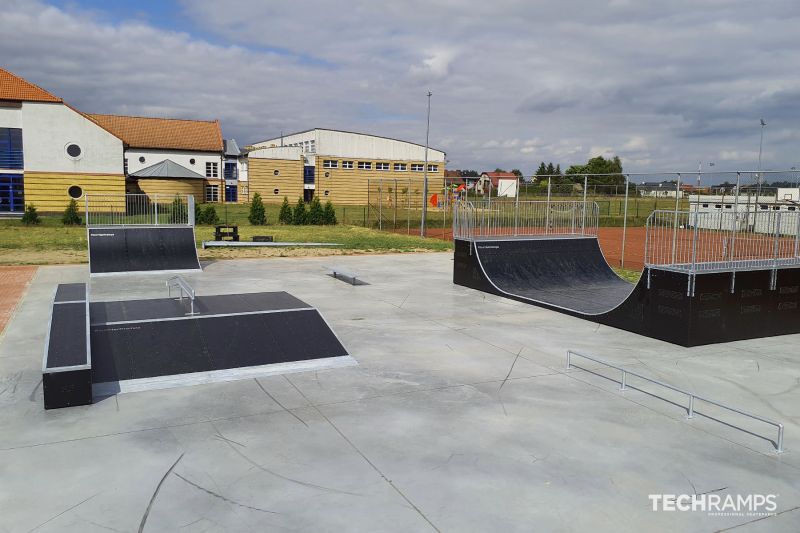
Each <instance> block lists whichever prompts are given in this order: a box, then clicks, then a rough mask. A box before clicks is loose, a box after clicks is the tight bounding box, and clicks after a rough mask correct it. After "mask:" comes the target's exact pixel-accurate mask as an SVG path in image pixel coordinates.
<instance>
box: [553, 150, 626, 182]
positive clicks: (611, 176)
mask: <svg viewBox="0 0 800 533" xmlns="http://www.w3.org/2000/svg"><path fill="white" fill-rule="evenodd" d="M599 174H606V175H604V176H601V175H599ZM567 175H577V176H575V178H574V179H573V181H575V182H578V181H583V176H588V181H589V183H590V184H592V185H623V184H624V183H625V176H623V175H622V161H620V159H619V157H617V156H614V157H613V158H610V159H605V158H604V157H603V156H601V155H599V156H597V157H593V158H591V159H589V161H588V162H587V163H586V164H585V165H572V166H571V167H569V168H568V169H567Z"/></svg>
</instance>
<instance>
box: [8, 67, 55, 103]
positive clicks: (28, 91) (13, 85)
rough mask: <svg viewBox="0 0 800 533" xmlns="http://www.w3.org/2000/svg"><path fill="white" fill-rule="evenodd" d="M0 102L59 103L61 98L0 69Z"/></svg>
mask: <svg viewBox="0 0 800 533" xmlns="http://www.w3.org/2000/svg"><path fill="white" fill-rule="evenodd" d="M0 100H14V101H17V102H61V101H62V100H61V98H59V97H57V96H54V95H52V94H50V93H49V92H47V91H45V90H44V89H42V88H41V87H39V86H38V85H34V84H33V83H31V82H29V81H26V80H23V79H22V78H20V77H19V76H17V75H16V74H12V73H11V72H9V71H7V70H5V69H4V68H0Z"/></svg>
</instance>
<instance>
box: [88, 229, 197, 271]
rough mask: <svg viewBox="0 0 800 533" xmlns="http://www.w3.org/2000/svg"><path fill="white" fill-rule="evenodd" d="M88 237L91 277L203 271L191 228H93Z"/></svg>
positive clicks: (89, 230)
mask: <svg viewBox="0 0 800 533" xmlns="http://www.w3.org/2000/svg"><path fill="white" fill-rule="evenodd" d="M88 233H89V272H90V274H91V275H92V276H100V275H109V274H121V273H137V272H149V273H158V272H190V271H200V270H201V268H200V261H199V259H198V258H197V248H196V247H195V240H194V227H192V226H186V227H181V226H135V227H120V226H105V227H104V226H94V227H91V228H89V229H88Z"/></svg>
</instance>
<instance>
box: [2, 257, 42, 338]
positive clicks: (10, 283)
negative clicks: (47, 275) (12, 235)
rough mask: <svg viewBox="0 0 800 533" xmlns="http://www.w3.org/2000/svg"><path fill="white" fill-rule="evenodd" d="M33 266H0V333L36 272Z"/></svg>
mask: <svg viewBox="0 0 800 533" xmlns="http://www.w3.org/2000/svg"><path fill="white" fill-rule="evenodd" d="M37 268H38V267H35V266H0V335H2V334H3V330H4V329H5V327H6V324H8V321H9V320H11V316H12V315H13V314H14V310H15V309H16V308H17V304H18V303H19V301H20V300H21V299H22V295H23V294H25V289H27V288H28V284H29V283H30V282H31V280H32V279H33V275H34V274H36V269H37Z"/></svg>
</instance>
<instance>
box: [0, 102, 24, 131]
mask: <svg viewBox="0 0 800 533" xmlns="http://www.w3.org/2000/svg"><path fill="white" fill-rule="evenodd" d="M21 127H22V107H17V108H14V107H0V128H21Z"/></svg>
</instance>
